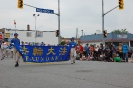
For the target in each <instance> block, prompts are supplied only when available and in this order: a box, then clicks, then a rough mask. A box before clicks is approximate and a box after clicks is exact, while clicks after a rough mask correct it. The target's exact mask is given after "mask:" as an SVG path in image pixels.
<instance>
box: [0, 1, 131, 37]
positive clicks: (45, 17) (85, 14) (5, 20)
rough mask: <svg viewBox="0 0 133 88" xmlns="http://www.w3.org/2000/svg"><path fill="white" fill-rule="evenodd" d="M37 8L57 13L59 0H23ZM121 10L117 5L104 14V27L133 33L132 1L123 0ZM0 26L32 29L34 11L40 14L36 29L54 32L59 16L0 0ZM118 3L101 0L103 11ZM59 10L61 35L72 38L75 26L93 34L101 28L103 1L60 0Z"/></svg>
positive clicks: (14, 2) (87, 33) (108, 29)
mask: <svg viewBox="0 0 133 88" xmlns="http://www.w3.org/2000/svg"><path fill="white" fill-rule="evenodd" d="M24 3H25V4H29V5H32V6H35V7H38V8H44V9H52V10H54V12H55V13H57V12H58V0H24ZM124 3H125V6H124V7H125V8H124V10H119V9H118V8H117V9H115V10H113V11H112V12H110V13H108V14H107V15H105V30H107V31H108V32H111V31H112V30H115V29H125V28H126V29H127V30H128V31H129V32H130V33H133V0H124ZM0 4H1V5H0V28H11V29H14V28H15V26H14V20H16V29H24V30H26V29H27V24H29V25H30V28H31V30H34V29H35V18H34V17H33V14H40V16H39V17H37V19H36V20H37V21H36V26H37V30H42V31H55V30H57V29H58V17H57V16H56V15H54V14H47V13H37V12H36V9H35V8H32V7H28V6H24V9H18V8H17V0H0ZM117 5H118V0H104V11H105V12H107V11H109V10H110V9H112V8H114V7H116V6H117ZM60 12H61V24H60V25H61V36H63V37H74V36H75V35H76V34H75V33H76V28H78V30H79V36H81V34H82V33H81V30H84V32H85V34H86V35H89V34H93V33H95V32H96V30H102V0H60Z"/></svg>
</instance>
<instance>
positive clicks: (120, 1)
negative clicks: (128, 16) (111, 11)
mask: <svg viewBox="0 0 133 88" xmlns="http://www.w3.org/2000/svg"><path fill="white" fill-rule="evenodd" d="M123 9H124V1H123V0H119V10H123Z"/></svg>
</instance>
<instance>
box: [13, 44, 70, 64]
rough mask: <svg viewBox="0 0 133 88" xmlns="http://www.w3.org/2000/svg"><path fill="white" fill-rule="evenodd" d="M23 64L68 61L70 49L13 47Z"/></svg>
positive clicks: (59, 47) (61, 47)
mask: <svg viewBox="0 0 133 88" xmlns="http://www.w3.org/2000/svg"><path fill="white" fill-rule="evenodd" d="M15 47H16V49H17V50H18V52H19V53H20V54H21V55H22V58H23V60H24V62H36V63H43V62H60V61H68V60H69V56H70V47H68V46H30V45H15Z"/></svg>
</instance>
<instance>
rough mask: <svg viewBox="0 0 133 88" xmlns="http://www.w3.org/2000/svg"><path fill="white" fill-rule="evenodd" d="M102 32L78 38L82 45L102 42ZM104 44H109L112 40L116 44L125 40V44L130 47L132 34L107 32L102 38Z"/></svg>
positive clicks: (132, 43)
mask: <svg viewBox="0 0 133 88" xmlns="http://www.w3.org/2000/svg"><path fill="white" fill-rule="evenodd" d="M102 37H103V35H102V34H94V35H85V36H82V37H81V38H80V40H81V42H82V43H83V45H85V44H86V43H89V44H93V45H95V46H97V45H99V44H100V43H102ZM104 40H105V45H108V44H110V43H111V42H113V43H114V44H115V45H116V46H118V45H119V43H122V42H127V44H128V45H129V46H130V47H133V34H130V33H128V34H116V33H108V36H107V37H106V38H104Z"/></svg>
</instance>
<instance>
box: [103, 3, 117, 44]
mask: <svg viewBox="0 0 133 88" xmlns="http://www.w3.org/2000/svg"><path fill="white" fill-rule="evenodd" d="M117 7H119V6H116V7H114V8H113V9H111V10H109V11H108V12H106V13H104V1H103V0H102V42H103V45H105V40H104V36H103V34H104V33H103V32H104V16H105V15H106V14H108V13H109V12H111V11H113V10H114V9H116V8H117Z"/></svg>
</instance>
